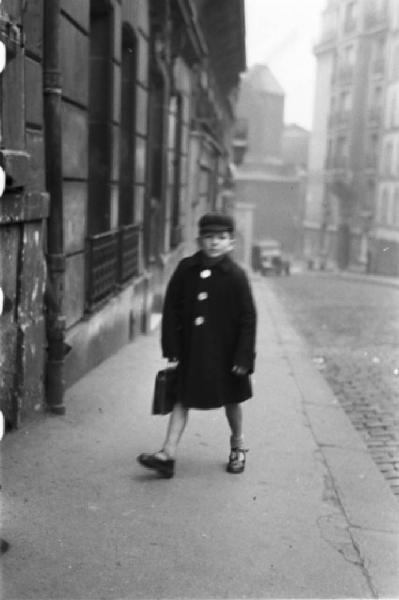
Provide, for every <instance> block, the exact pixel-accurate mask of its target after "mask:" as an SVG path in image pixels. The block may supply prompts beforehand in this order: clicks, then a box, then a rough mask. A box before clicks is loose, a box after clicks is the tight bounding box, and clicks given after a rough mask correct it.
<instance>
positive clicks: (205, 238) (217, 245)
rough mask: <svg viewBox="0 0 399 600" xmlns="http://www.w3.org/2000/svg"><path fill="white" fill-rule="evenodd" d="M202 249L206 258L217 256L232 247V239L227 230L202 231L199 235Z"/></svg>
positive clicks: (225, 252)
mask: <svg viewBox="0 0 399 600" xmlns="http://www.w3.org/2000/svg"><path fill="white" fill-rule="evenodd" d="M199 244H200V247H201V249H202V251H203V252H204V253H205V254H206V256H207V257H208V258H219V257H220V256H223V255H224V254H227V252H230V251H231V250H232V249H233V247H234V239H233V237H232V235H231V234H230V233H229V232H228V231H218V232H209V233H203V234H201V235H200V237H199Z"/></svg>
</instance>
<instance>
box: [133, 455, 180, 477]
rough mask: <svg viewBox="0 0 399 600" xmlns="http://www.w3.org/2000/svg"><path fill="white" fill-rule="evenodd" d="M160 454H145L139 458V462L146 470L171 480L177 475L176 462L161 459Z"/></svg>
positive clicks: (170, 459)
mask: <svg viewBox="0 0 399 600" xmlns="http://www.w3.org/2000/svg"><path fill="white" fill-rule="evenodd" d="M158 454H159V452H155V454H147V453H146V452H144V453H143V454H140V455H139V456H138V457H137V461H138V462H139V463H140V464H141V465H142V466H143V467H146V469H152V470H154V471H157V472H158V473H159V474H160V475H162V477H166V478H167V479H170V478H171V477H173V475H174V474H175V460H173V459H172V458H168V459H162V458H159V456H157V455H158Z"/></svg>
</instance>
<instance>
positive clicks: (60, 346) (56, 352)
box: [43, 0, 65, 415]
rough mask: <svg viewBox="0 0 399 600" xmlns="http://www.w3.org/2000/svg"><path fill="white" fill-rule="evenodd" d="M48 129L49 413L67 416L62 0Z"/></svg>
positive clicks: (47, 91)
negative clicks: (61, 65)
mask: <svg viewBox="0 0 399 600" xmlns="http://www.w3.org/2000/svg"><path fill="white" fill-rule="evenodd" d="M43 38H44V59H43V62H44V73H43V86H44V89H43V93H44V129H45V155H46V186H47V190H48V192H49V194H50V215H49V218H48V224H47V267H48V269H47V278H48V288H47V291H48V290H49V289H50V290H51V294H52V296H53V300H54V304H55V306H56V307H57V310H56V311H53V310H50V311H49V310H48V311H47V313H48V316H47V323H46V325H47V344H48V356H47V369H46V403H47V409H48V410H49V411H50V412H52V413H55V414H58V415H60V414H64V413H65V405H64V390H65V381H64V354H65V352H64V347H65V346H64V342H65V316H64V315H62V304H63V302H62V301H63V292H64V274H65V253H64V226H63V221H64V207H63V194H62V129H61V101H62V100H61V69H60V48H59V40H60V0H44V34H43Z"/></svg>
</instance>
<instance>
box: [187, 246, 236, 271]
mask: <svg viewBox="0 0 399 600" xmlns="http://www.w3.org/2000/svg"><path fill="white" fill-rule="evenodd" d="M233 264H234V263H233V261H232V259H231V258H230V256H229V255H228V254H225V255H224V256H223V258H222V259H221V260H219V261H218V262H216V263H215V264H214V265H212V267H209V265H205V264H204V255H203V253H202V252H201V251H199V252H196V253H195V254H193V255H192V256H190V258H189V266H190V267H203V268H205V266H206V267H208V268H212V269H220V270H221V271H223V272H225V273H228V272H229V271H231V269H232V267H233Z"/></svg>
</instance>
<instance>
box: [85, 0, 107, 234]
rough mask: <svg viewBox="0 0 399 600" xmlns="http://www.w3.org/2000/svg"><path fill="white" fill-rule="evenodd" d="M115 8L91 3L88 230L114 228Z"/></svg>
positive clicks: (102, 230) (93, 231)
mask: <svg viewBox="0 0 399 600" xmlns="http://www.w3.org/2000/svg"><path fill="white" fill-rule="evenodd" d="M111 15H112V13H111V10H110V8H109V6H108V3H106V2H95V1H94V0H92V2H91V10H90V80H89V207H88V231H89V233H90V234H97V233H101V232H104V231H108V230H109V229H110V222H111V152H112V135H111V134H112V129H111V127H112V125H111V123H112V44H111V38H112V36H111V27H112V18H111Z"/></svg>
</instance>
